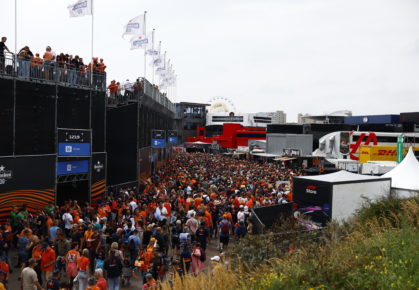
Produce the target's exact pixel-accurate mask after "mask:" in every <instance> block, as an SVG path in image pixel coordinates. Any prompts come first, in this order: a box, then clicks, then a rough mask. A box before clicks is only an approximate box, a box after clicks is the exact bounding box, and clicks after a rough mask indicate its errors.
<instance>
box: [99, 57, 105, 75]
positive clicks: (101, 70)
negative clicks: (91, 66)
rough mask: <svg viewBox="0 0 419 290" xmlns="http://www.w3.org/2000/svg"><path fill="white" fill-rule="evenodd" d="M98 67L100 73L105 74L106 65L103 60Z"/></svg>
mask: <svg viewBox="0 0 419 290" xmlns="http://www.w3.org/2000/svg"><path fill="white" fill-rule="evenodd" d="M98 66H99V72H100V73H104V72H105V69H106V65H105V63H104V62H103V58H101V59H100V62H99V64H98Z"/></svg>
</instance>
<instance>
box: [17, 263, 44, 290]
mask: <svg viewBox="0 0 419 290" xmlns="http://www.w3.org/2000/svg"><path fill="white" fill-rule="evenodd" d="M36 265H37V263H36V261H35V259H33V258H31V259H29V261H28V266H27V267H25V268H24V269H23V270H22V278H21V289H22V290H36V289H40V290H43V289H44V288H42V286H41V284H39V282H38V276H37V275H36V272H35V270H34V269H33V268H35V266H36Z"/></svg>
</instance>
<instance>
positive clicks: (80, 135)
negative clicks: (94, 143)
mask: <svg viewBox="0 0 419 290" xmlns="http://www.w3.org/2000/svg"><path fill="white" fill-rule="evenodd" d="M90 142H91V132H90V130H79V129H58V156H90V155H91V146H90Z"/></svg>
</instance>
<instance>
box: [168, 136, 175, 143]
mask: <svg viewBox="0 0 419 290" xmlns="http://www.w3.org/2000/svg"><path fill="white" fill-rule="evenodd" d="M167 143H175V144H176V143H177V137H175V136H172V137H171V136H169V137H168V138H167Z"/></svg>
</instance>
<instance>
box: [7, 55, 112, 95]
mask: <svg viewBox="0 0 419 290" xmlns="http://www.w3.org/2000/svg"><path fill="white" fill-rule="evenodd" d="M0 78H6V79H7V78H16V79H19V80H22V81H30V82H38V83H45V84H52V85H61V86H65V87H72V88H81V89H87V90H96V91H106V73H105V72H103V73H99V72H98V73H93V76H92V75H91V73H90V72H89V71H83V70H76V69H75V68H70V67H66V66H61V65H60V64H59V63H57V62H49V63H47V62H42V61H40V60H36V59H35V58H32V59H23V58H19V57H16V56H15V55H12V54H6V55H5V57H4V58H0Z"/></svg>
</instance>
